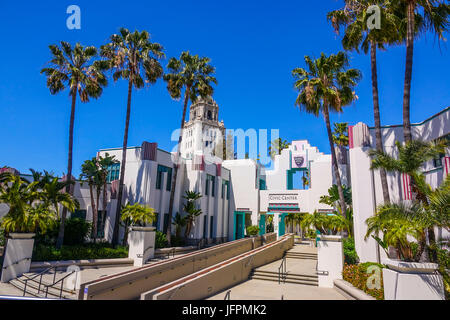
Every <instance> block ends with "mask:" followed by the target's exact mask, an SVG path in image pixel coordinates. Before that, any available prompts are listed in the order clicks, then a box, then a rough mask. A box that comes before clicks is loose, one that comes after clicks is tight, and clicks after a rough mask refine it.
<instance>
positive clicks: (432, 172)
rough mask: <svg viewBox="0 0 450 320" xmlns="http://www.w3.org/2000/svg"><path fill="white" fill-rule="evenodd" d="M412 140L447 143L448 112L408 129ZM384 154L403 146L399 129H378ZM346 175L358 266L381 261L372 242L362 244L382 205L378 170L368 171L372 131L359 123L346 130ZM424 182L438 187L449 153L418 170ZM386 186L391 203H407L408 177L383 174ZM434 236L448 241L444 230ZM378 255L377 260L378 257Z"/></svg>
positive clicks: (449, 163) (447, 168) (449, 134)
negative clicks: (358, 258)
mask: <svg viewBox="0 0 450 320" xmlns="http://www.w3.org/2000/svg"><path fill="white" fill-rule="evenodd" d="M411 129H412V130H411V131H412V136H413V139H414V140H423V141H433V140H436V139H450V108H445V109H444V110H442V111H441V112H439V113H437V114H435V115H434V116H432V117H430V118H428V119H426V120H424V121H422V122H420V123H415V124H412V125H411ZM381 135H382V139H383V148H384V151H385V152H386V153H388V154H391V155H393V156H395V155H396V152H397V150H396V147H395V142H396V141H399V142H403V126H402V125H393V126H383V127H382V129H381ZM349 141H350V146H349V147H350V150H349V155H350V169H351V170H350V171H351V186H352V199H353V215H354V232H355V248H356V252H357V253H358V256H359V257H360V260H361V262H366V261H380V260H379V259H380V258H381V259H382V258H384V257H385V253H384V252H383V250H378V244H377V243H376V241H375V240H374V239H372V238H368V239H367V240H364V236H365V235H366V232H367V224H366V223H365V221H366V219H367V218H369V217H371V216H372V215H373V214H374V212H375V209H376V207H377V206H378V205H380V204H382V203H383V192H382V187H381V179H380V174H379V171H378V170H375V171H372V170H370V158H369V157H368V155H367V151H368V150H369V149H374V148H375V129H374V128H370V127H368V126H367V125H366V124H364V123H362V122H359V123H357V124H356V125H354V126H350V127H349ZM422 170H423V172H424V174H425V176H426V181H427V183H429V184H430V185H431V187H432V188H436V187H438V186H439V185H440V184H441V183H442V181H443V179H444V177H445V176H446V175H448V174H449V171H450V150H449V149H447V151H446V153H445V154H441V155H440V157H438V158H436V159H434V160H432V161H429V162H428V163H426V164H425V165H424V166H423V168H422ZM387 182H388V189H389V195H390V200H391V202H399V201H408V200H411V190H409V177H408V176H406V175H403V174H397V173H392V172H387ZM436 236H437V238H438V239H440V238H448V237H449V236H450V234H449V233H448V232H446V230H445V229H437V230H436ZM379 255H381V256H379Z"/></svg>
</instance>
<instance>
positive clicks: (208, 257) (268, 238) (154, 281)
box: [78, 234, 276, 300]
mask: <svg viewBox="0 0 450 320" xmlns="http://www.w3.org/2000/svg"><path fill="white" fill-rule="evenodd" d="M275 239H276V235H274V234H266V235H263V236H260V237H255V238H244V239H240V240H236V241H231V242H227V243H224V244H220V245H217V246H214V247H211V248H207V249H203V250H198V251H195V252H191V253H187V254H185V255H182V256H179V257H175V258H172V259H169V260H165V261H162V262H156V263H152V264H150V265H147V266H144V267H141V268H138V269H133V270H130V271H126V272H122V273H119V274H116V275H112V276H108V277H104V278H101V279H97V280H94V281H90V282H87V283H84V284H82V285H81V287H80V293H79V297H78V299H81V300H83V299H84V300H132V299H139V298H140V296H141V294H142V293H143V292H147V291H149V290H152V289H154V288H157V287H160V286H162V285H165V284H167V283H169V282H172V281H174V280H177V279H180V278H182V277H185V276H187V275H190V274H193V273H195V272H197V271H199V270H202V269H205V268H207V267H210V266H213V265H215V264H218V263H220V262H222V261H224V260H227V259H230V258H232V257H236V256H239V255H241V254H242V253H245V252H248V251H251V250H253V249H255V248H258V247H260V246H261V245H262V244H263V243H269V242H272V241H274V240H275Z"/></svg>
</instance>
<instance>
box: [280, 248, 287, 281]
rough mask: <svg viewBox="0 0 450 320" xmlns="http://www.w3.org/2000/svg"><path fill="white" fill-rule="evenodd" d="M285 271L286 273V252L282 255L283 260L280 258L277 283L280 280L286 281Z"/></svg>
mask: <svg viewBox="0 0 450 320" xmlns="http://www.w3.org/2000/svg"><path fill="white" fill-rule="evenodd" d="M286 273H287V268H286V254H285V255H284V256H283V260H281V264H280V266H279V267H278V284H280V283H281V281H283V283H286Z"/></svg>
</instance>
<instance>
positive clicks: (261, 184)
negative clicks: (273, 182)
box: [259, 179, 267, 190]
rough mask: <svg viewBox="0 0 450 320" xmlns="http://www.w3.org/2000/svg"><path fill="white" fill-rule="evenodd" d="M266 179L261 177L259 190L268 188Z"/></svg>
mask: <svg viewBox="0 0 450 320" xmlns="http://www.w3.org/2000/svg"><path fill="white" fill-rule="evenodd" d="M266 189H267V188H266V181H265V180H263V179H259V190H266Z"/></svg>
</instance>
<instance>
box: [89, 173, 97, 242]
mask: <svg viewBox="0 0 450 320" xmlns="http://www.w3.org/2000/svg"><path fill="white" fill-rule="evenodd" d="M89 194H90V196H91V208H92V238H93V239H94V242H95V236H96V235H97V221H96V216H95V213H96V211H97V210H96V208H95V200H94V188H93V185H92V181H89Z"/></svg>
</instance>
